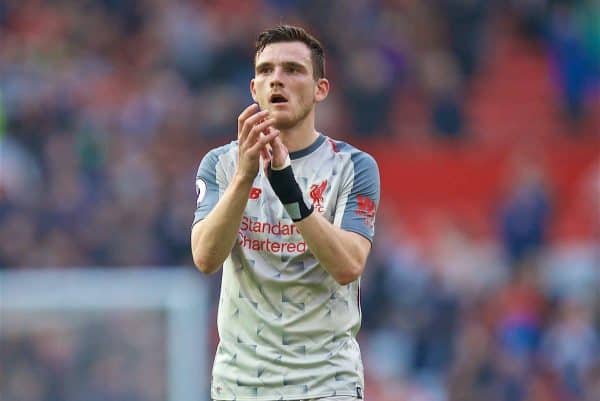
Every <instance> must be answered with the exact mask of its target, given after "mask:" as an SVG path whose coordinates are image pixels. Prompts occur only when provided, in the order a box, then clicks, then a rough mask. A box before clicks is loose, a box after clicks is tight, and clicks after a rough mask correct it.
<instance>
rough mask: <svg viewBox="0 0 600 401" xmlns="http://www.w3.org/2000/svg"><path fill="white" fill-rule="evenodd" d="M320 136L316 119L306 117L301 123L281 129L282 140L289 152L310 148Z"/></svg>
mask: <svg viewBox="0 0 600 401" xmlns="http://www.w3.org/2000/svg"><path fill="white" fill-rule="evenodd" d="M318 137H319V133H318V132H317V131H316V130H315V123H314V119H310V118H306V119H305V120H304V121H303V122H302V123H301V124H300V125H297V126H295V127H293V128H291V129H287V130H282V131H281V140H282V141H283V144H284V145H285V146H286V148H287V149H288V151H289V152H297V151H299V150H302V149H306V148H308V147H309V146H310V145H312V144H313V143H314V141H316V140H317V138H318Z"/></svg>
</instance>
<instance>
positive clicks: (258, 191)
mask: <svg viewBox="0 0 600 401" xmlns="http://www.w3.org/2000/svg"><path fill="white" fill-rule="evenodd" d="M261 192H262V189H260V188H256V187H252V189H251V190H250V196H249V197H248V198H249V199H258V197H259V196H260V194H261Z"/></svg>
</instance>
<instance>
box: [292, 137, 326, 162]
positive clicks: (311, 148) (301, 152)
mask: <svg viewBox="0 0 600 401" xmlns="http://www.w3.org/2000/svg"><path fill="white" fill-rule="evenodd" d="M323 142H325V135H323V134H319V137H318V138H317V139H315V141H314V142H313V143H311V144H310V145H309V146H308V147H306V148H304V149H300V150H297V151H295V152H290V159H292V160H294V159H299V158H301V157H304V156H306V155H308V154H310V153H312V152H314V151H315V150H316V149H317V148H318V147H319V146H321V144H322V143H323Z"/></svg>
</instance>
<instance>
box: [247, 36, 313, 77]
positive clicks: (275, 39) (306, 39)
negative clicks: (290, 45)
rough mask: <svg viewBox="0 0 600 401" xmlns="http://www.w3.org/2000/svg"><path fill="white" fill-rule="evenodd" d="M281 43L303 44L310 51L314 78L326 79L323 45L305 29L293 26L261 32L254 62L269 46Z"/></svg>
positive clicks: (257, 40) (257, 41)
mask: <svg viewBox="0 0 600 401" xmlns="http://www.w3.org/2000/svg"><path fill="white" fill-rule="evenodd" d="M279 42H302V43H304V44H305V45H306V46H308V48H309V49H310V57H311V60H312V64H313V76H314V78H315V79H320V78H324V77H325V53H324V52H323V46H321V43H320V42H319V41H318V40H317V38H315V37H314V36H312V35H311V34H310V33H308V32H306V30H305V29H304V28H301V27H298V26H293V25H279V26H276V27H274V28H271V29H267V30H266V31H263V32H261V33H260V34H259V35H258V38H257V39H256V48H255V53H254V62H255V63H256V57H257V56H258V55H259V54H260V52H262V51H263V50H264V49H265V47H267V45H269V44H271V43H279Z"/></svg>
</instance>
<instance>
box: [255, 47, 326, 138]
mask: <svg viewBox="0 0 600 401" xmlns="http://www.w3.org/2000/svg"><path fill="white" fill-rule="evenodd" d="M310 56H311V55H310V50H309V48H308V46H306V45H305V44H304V43H302V42H280V43H272V44H269V45H267V46H266V47H265V48H264V49H263V51H262V52H260V53H259V54H258V56H257V57H256V62H255V65H256V67H255V77H254V79H253V80H252V81H251V82H250V90H251V92H252V97H253V99H254V100H255V101H256V102H257V103H258V104H259V106H260V108H261V109H262V110H269V111H270V112H271V115H270V117H272V118H275V128H278V129H281V130H285V129H289V128H292V127H294V126H296V125H297V124H298V123H299V122H301V121H302V120H304V119H305V118H306V116H308V115H309V114H310V112H311V111H312V110H313V107H314V105H315V103H316V102H319V101H321V100H323V99H324V98H325V96H327V89H328V88H329V87H328V86H327V88H326V89H325V90H324V89H323V84H322V81H326V80H324V79H320V80H316V81H315V79H314V77H313V65H312V60H311V57H310Z"/></svg>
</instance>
